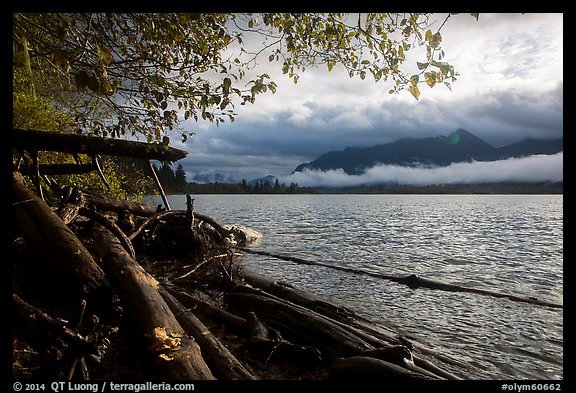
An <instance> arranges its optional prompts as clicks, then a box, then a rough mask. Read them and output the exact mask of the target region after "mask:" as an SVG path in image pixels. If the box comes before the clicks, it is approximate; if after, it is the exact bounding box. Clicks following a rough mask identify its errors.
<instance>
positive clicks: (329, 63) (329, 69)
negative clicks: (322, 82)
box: [327, 62, 334, 72]
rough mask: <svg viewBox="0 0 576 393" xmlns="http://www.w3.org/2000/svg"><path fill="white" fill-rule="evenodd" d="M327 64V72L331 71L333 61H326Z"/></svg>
mask: <svg viewBox="0 0 576 393" xmlns="http://www.w3.org/2000/svg"><path fill="white" fill-rule="evenodd" d="M327 65H328V72H330V71H332V68H333V67H334V63H332V62H328V63H327Z"/></svg>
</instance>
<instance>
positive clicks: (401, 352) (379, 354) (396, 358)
mask: <svg viewBox="0 0 576 393" xmlns="http://www.w3.org/2000/svg"><path fill="white" fill-rule="evenodd" d="M361 356H367V357H371V358H376V359H380V360H384V361H386V362H389V363H394V364H396V365H398V366H401V367H404V368H407V369H408V370H410V371H414V372H416V373H419V374H422V375H426V376H428V377H430V378H432V379H460V378H458V377H456V376H453V377H452V378H446V377H445V374H444V375H438V374H434V373H433V372H431V371H430V370H428V369H425V368H422V367H419V366H417V365H416V364H415V363H414V358H413V356H412V352H411V351H410V349H408V348H407V347H405V346H404V345H395V346H390V347H382V348H375V349H370V350H368V351H365V352H362V354H361ZM441 374H443V373H441Z"/></svg>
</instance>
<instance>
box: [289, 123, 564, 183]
mask: <svg viewBox="0 0 576 393" xmlns="http://www.w3.org/2000/svg"><path fill="white" fill-rule="evenodd" d="M563 150H564V140H563V138H559V139H552V140H536V139H525V140H523V141H520V142H517V143H512V144H509V145H506V146H502V147H499V148H495V147H493V146H492V145H490V144H489V143H487V142H486V141H484V140H482V139H481V138H479V137H477V136H475V135H473V134H472V133H470V132H468V131H466V130H464V129H462V128H459V129H457V130H456V131H454V132H452V133H451V134H450V135H448V136H445V135H439V136H435V137H428V138H420V139H413V138H404V139H400V140H397V141H395V142H391V143H387V144H383V145H376V146H372V147H365V148H354V147H347V148H346V149H344V150H342V151H330V152H328V153H325V154H322V155H321V156H320V157H318V158H317V159H315V160H313V161H311V162H308V163H305V164H300V165H298V167H296V169H295V170H294V172H302V171H303V170H304V169H318V170H323V171H326V170H330V169H340V168H341V169H343V170H344V171H345V172H346V173H347V174H349V175H359V174H361V173H363V172H364V171H366V169H368V168H371V167H373V166H376V165H379V164H380V165H381V164H388V165H399V166H415V165H429V166H447V165H450V164H451V163H454V162H470V161H472V160H474V161H496V160H504V159H507V158H512V157H525V156H530V155H534V154H555V153H559V152H561V151H563Z"/></svg>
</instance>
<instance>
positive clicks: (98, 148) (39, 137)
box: [12, 128, 188, 161]
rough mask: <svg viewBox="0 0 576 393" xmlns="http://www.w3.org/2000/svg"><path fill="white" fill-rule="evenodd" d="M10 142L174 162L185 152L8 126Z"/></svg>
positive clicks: (26, 146)
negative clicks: (10, 129) (10, 136)
mask: <svg viewBox="0 0 576 393" xmlns="http://www.w3.org/2000/svg"><path fill="white" fill-rule="evenodd" d="M12 145H13V147H14V148H16V149H22V150H30V149H34V150H37V151H38V150H49V151H59V152H63V153H82V154H89V155H94V154H102V155H109V156H126V157H136V158H144V159H147V160H158V161H178V160H180V159H182V158H184V157H186V155H188V152H186V151H184V150H179V149H175V148H173V147H168V146H166V145H164V144H161V143H144V142H135V141H127V140H121V139H112V138H102V137H97V136H85V135H80V134H72V133H62V132H55V131H38V130H23V129H17V128H13V129H12Z"/></svg>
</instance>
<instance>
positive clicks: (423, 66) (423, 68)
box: [416, 61, 430, 70]
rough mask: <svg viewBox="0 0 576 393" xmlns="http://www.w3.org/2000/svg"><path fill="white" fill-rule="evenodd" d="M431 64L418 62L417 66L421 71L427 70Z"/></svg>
mask: <svg viewBox="0 0 576 393" xmlns="http://www.w3.org/2000/svg"><path fill="white" fill-rule="evenodd" d="M429 64H430V63H421V62H419V61H417V62H416V65H417V66H418V69H419V70H425V69H426V68H428V65H429Z"/></svg>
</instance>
